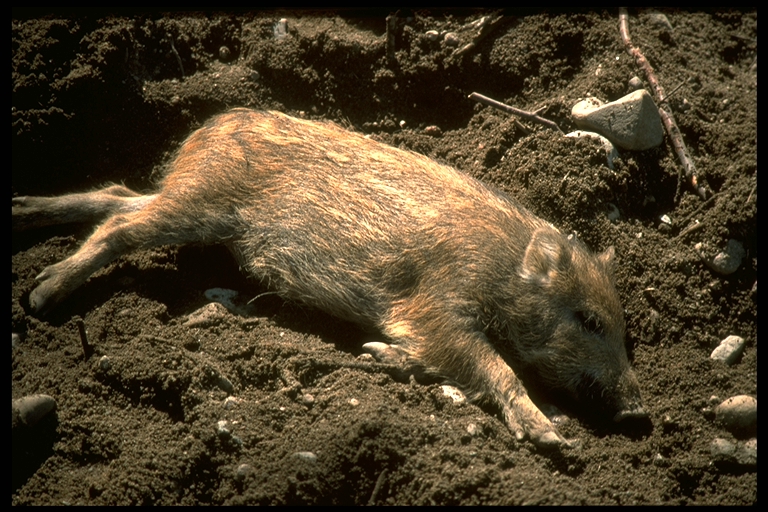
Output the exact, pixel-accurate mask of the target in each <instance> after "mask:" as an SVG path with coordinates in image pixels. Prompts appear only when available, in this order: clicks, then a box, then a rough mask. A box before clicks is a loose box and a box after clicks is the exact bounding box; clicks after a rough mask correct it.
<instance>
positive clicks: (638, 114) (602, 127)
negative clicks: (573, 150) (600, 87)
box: [571, 89, 664, 150]
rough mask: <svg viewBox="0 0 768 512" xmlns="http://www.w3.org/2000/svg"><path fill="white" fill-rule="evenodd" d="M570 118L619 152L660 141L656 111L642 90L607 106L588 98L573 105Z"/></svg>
mask: <svg viewBox="0 0 768 512" xmlns="http://www.w3.org/2000/svg"><path fill="white" fill-rule="evenodd" d="M571 115H572V116H573V119H574V121H575V122H576V125H577V126H578V127H579V128H581V129H582V130H588V131H594V132H597V133H599V134H601V135H604V136H605V137H607V138H608V139H609V140H610V141H611V142H613V143H614V144H615V145H617V146H619V147H620V148H623V149H632V150H644V149H650V148H653V147H656V146H658V145H659V144H661V142H662V140H663V139H664V130H663V129H662V126H661V117H660V116H659V109H658V107H657V106H656V104H655V103H654V102H653V98H651V95H650V94H648V91H646V90H645V89H641V90H639V91H635V92H632V93H630V94H627V95H626V96H624V97H623V98H619V99H618V100H616V101H612V102H610V103H603V102H601V101H600V100H598V99H597V98H588V99H586V100H583V101H580V102H578V103H577V104H576V105H574V107H573V109H572V110H571Z"/></svg>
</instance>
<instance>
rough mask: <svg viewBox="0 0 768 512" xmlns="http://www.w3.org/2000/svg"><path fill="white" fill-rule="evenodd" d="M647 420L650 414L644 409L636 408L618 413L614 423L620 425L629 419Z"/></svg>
mask: <svg viewBox="0 0 768 512" xmlns="http://www.w3.org/2000/svg"><path fill="white" fill-rule="evenodd" d="M646 418H648V413H647V412H645V409H643V408H642V407H635V408H633V409H624V410H623V411H619V412H617V413H616V415H615V416H614V417H613V421H614V422H616V423H620V422H622V421H624V420H628V419H634V420H644V419H646Z"/></svg>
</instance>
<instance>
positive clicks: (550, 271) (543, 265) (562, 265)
mask: <svg viewBox="0 0 768 512" xmlns="http://www.w3.org/2000/svg"><path fill="white" fill-rule="evenodd" d="M570 263H571V247H570V245H569V244H568V242H567V241H566V239H565V238H564V237H563V235H561V234H560V233H558V232H557V231H555V230H554V229H551V228H540V229H537V230H536V231H535V232H534V233H533V237H532V238H531V242H530V243H529V244H528V247H527V248H526V249H525V257H523V266H522V269H521V271H520V275H521V277H522V278H523V279H525V280H526V281H529V282H538V283H540V284H547V283H549V282H550V281H551V280H552V279H553V278H554V276H555V274H557V273H558V272H563V271H564V270H566V269H567V268H568V266H569V265H570Z"/></svg>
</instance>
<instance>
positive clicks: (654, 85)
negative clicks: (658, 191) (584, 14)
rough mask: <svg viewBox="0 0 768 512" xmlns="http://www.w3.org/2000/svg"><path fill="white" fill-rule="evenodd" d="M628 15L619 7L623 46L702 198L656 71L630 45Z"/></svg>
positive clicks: (684, 167)
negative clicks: (640, 73) (642, 79)
mask: <svg viewBox="0 0 768 512" xmlns="http://www.w3.org/2000/svg"><path fill="white" fill-rule="evenodd" d="M628 20H629V16H628V15H627V9H626V8H625V7H620V8H619V32H620V33H621V40H622V41H623V42H624V46H626V47H627V52H628V53H629V54H630V55H631V56H632V57H634V59H635V63H636V64H637V66H638V67H639V68H640V69H642V70H643V72H644V73H645V78H646V79H647V80H648V83H649V84H651V89H652V90H653V95H654V96H655V97H656V102H657V103H658V104H659V116H661V121H662V123H664V128H665V129H666V130H667V135H668V136H669V138H670V140H671V141H672V146H673V147H674V148H675V153H677V157H678V158H679V159H680V163H681V164H683V169H684V170H685V177H686V179H687V180H688V181H689V182H690V184H691V186H692V187H693V189H694V190H696V192H697V193H698V194H699V196H701V198H702V199H706V198H707V190H706V189H705V188H704V186H703V185H699V180H698V177H697V176H696V166H695V165H694V164H693V159H692V158H691V156H690V155H689V154H688V148H686V147H685V142H683V136H682V134H681V133H680V129H679V128H678V127H677V122H675V116H674V115H672V109H671V108H670V107H669V103H667V99H668V98H669V97H668V96H666V95H665V94H664V89H663V88H662V87H661V84H660V83H659V80H658V78H656V73H654V72H653V68H652V67H651V64H650V63H649V62H648V59H646V58H645V55H643V53H642V52H641V51H640V49H639V48H637V47H636V46H633V45H632V39H631V38H630V37H629V21H628Z"/></svg>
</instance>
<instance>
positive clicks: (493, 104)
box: [469, 92, 563, 133]
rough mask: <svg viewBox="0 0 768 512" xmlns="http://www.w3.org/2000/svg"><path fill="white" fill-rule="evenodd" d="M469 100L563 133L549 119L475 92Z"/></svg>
mask: <svg viewBox="0 0 768 512" xmlns="http://www.w3.org/2000/svg"><path fill="white" fill-rule="evenodd" d="M469 99H471V100H475V101H479V102H480V103H484V104H485V105H488V106H490V107H493V108H495V109H498V110H501V111H502V112H506V113H507V114H512V115H515V116H519V117H522V118H523V119H527V120H529V121H534V122H536V123H539V124H543V125H544V126H546V127H547V128H552V129H553V130H557V131H559V132H560V133H563V130H561V129H560V127H559V126H557V124H556V123H555V122H554V121H550V120H549V119H544V118H543V117H541V116H540V115H538V114H537V113H535V112H528V111H526V110H520V109H519V108H515V107H510V106H509V105H506V104H504V103H501V102H500V101H496V100H494V99H491V98H489V97H487V96H483V95H482V94H478V93H476V92H473V93H472V94H470V95H469Z"/></svg>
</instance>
